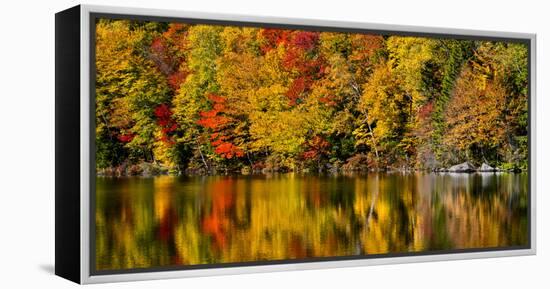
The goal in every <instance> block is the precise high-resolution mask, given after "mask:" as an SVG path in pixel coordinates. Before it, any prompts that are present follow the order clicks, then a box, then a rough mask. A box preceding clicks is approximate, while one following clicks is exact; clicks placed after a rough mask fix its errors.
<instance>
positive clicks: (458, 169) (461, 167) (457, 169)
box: [448, 162, 476, 173]
mask: <svg viewBox="0 0 550 289" xmlns="http://www.w3.org/2000/svg"><path fill="white" fill-rule="evenodd" d="M448 171H449V172H451V173H471V172H475V171H476V168H475V167H474V165H472V164H471V163H469V162H463V163H461V164H458V165H454V166H452V167H450V168H449V169H448Z"/></svg>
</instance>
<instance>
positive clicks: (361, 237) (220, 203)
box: [95, 173, 528, 270]
mask: <svg viewBox="0 0 550 289" xmlns="http://www.w3.org/2000/svg"><path fill="white" fill-rule="evenodd" d="M527 210H528V176H527V174H508V173H497V174H495V173H490V174H434V173H430V174H425V173H408V174H402V173H377V174H368V175H366V174H365V175H349V176H342V175H341V176H320V175H300V174H280V175H271V176H264V175H262V176H197V177H170V176H161V177H154V178H139V177H134V178H103V177H98V178H97V179H96V212H95V214H96V216H95V222H96V229H95V230H96V269H97V270H104V269H132V268H149V267H159V266H172V265H196V264H213V263H232V262H247V261H265V260H283V259H304V258H312V257H334V256H350V255H369V254H383V253H402V252H424V251H432V250H449V249H466V248H490V247H502V246H522V245H527V242H528V217H527Z"/></svg>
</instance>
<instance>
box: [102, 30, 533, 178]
mask: <svg viewBox="0 0 550 289" xmlns="http://www.w3.org/2000/svg"><path fill="white" fill-rule="evenodd" d="M96 32H97V35H96V36H97V41H96V45H97V47H96V70H97V75H96V164H97V167H98V169H104V168H114V167H118V166H131V165H136V164H141V163H155V165H160V166H163V167H165V168H167V169H169V170H171V171H172V172H179V173H185V172H190V173H194V172H201V173H213V172H216V171H225V172H229V171H240V170H241V169H245V168H246V170H249V169H252V170H254V171H256V170H261V169H267V170H301V169H306V168H316V169H318V170H324V169H335V168H337V169H338V168H342V169H346V168H349V169H357V168H362V169H395V168H420V169H435V168H438V167H442V166H448V165H451V164H454V163H457V162H463V161H470V162H473V163H475V164H478V165H479V164H481V163H483V162H487V163H489V164H491V165H493V166H501V167H503V168H525V167H526V165H527V133H528V129H529V128H528V117H527V115H528V114H527V109H528V107H527V106H528V103H527V96H528V79H527V78H528V68H527V56H528V55H527V54H528V53H527V47H526V46H525V45H524V44H521V43H505V42H489V41H474V40H456V39H455V40H453V39H436V38H424V37H409V36H407V37H405V36H381V35H372V34H358V33H357V34H354V33H338V32H318V31H306V30H288V29H273V28H255V27H229V26H227V27H225V26H215V25H199V24H178V23H153V22H139V21H135V22H132V21H127V20H100V21H99V22H98V23H97V24H96Z"/></svg>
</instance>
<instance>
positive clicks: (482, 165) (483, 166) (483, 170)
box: [478, 163, 497, 172]
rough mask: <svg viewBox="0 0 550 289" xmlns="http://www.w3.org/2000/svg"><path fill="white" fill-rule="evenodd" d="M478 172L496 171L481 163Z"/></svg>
mask: <svg viewBox="0 0 550 289" xmlns="http://www.w3.org/2000/svg"><path fill="white" fill-rule="evenodd" d="M478 171H480V172H496V171H497V170H496V169H495V168H493V167H491V166H490V165H488V164H486V163H483V164H481V167H479V169H478Z"/></svg>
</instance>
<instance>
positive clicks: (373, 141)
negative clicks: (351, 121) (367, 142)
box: [365, 114, 380, 166]
mask: <svg viewBox="0 0 550 289" xmlns="http://www.w3.org/2000/svg"><path fill="white" fill-rule="evenodd" d="M365 120H366V121H367V126H368V127H369V132H370V137H371V139H372V144H373V147H374V154H375V155H376V163H377V166H378V163H379V162H380V157H379V156H378V144H377V142H376V138H375V137H374V132H373V131H372V127H371V126H370V122H369V115H368V114H365Z"/></svg>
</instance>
